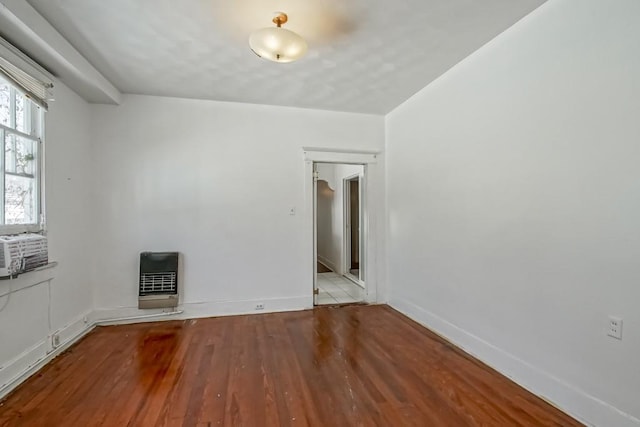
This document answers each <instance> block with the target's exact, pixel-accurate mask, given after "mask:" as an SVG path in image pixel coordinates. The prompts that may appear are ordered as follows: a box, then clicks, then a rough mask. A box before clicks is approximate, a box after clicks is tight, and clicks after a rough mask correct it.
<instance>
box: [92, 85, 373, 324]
mask: <svg viewBox="0 0 640 427" xmlns="http://www.w3.org/2000/svg"><path fill="white" fill-rule="evenodd" d="M92 118H93V120H92V122H93V130H94V133H95V135H96V138H95V141H94V142H95V143H94V150H93V155H94V165H95V168H94V173H95V176H96V188H97V191H98V197H96V198H95V203H96V208H97V211H98V213H97V218H96V224H97V225H98V227H97V239H96V243H95V253H94V254H93V256H94V259H95V260H96V262H95V263H94V270H93V280H94V285H95V289H96V294H95V305H96V307H97V308H98V310H99V313H98V316H103V317H107V316H109V315H113V314H114V313H116V312H117V313H121V314H133V313H136V312H137V310H136V309H135V307H136V306H137V268H138V254H139V252H140V251H143V250H177V251H180V252H182V253H183V254H184V295H183V302H184V303H185V306H184V309H185V311H186V314H187V315H192V316H193V315H211V314H222V313H224V312H236V313H237V312H245V311H253V308H254V306H255V303H256V302H264V303H265V309H266V310H267V311H269V310H276V309H295V308H303V307H306V306H310V305H311V304H312V294H311V280H312V272H311V270H310V268H311V267H310V266H311V265H312V262H311V257H310V254H309V253H308V252H307V248H306V247H305V241H306V240H305V233H306V232H307V230H306V229H305V224H306V222H305V215H308V214H309V213H310V212H308V211H307V208H306V206H308V204H307V203H306V202H307V201H306V200H305V185H304V180H305V177H304V171H305V162H304V156H303V150H302V147H303V146H306V147H331V148H343V149H344V148H353V149H361V150H363V149H369V150H371V149H375V150H382V149H383V147H384V118H383V117H379V116H368V115H358V114H346V113H332V112H324V111H313V110H303V109H294V108H280V107H268V106H257V105H246V104H234V103H223V102H212V101H198V100H184V99H171V98H161V97H147V96H125V97H124V102H123V104H122V105H121V106H119V107H113V106H93V107H92ZM377 170H378V171H379V172H378V175H379V176H378V177H377V178H378V179H379V181H380V182H381V181H382V179H383V168H382V161H381V165H380V167H379V168H378V169H377ZM308 179H311V177H310V176H309V177H308ZM376 191H379V192H380V197H379V198H378V200H377V203H378V206H377V209H379V210H380V211H382V210H383V205H382V203H383V202H384V199H383V193H382V188H380V189H377V190H376ZM292 207H295V208H296V215H295V216H291V215H289V212H290V209H291V208H292ZM380 226H381V227H383V225H382V224H380ZM381 230H383V228H381ZM309 232H310V230H309ZM307 258H308V259H307ZM307 269H309V271H307ZM101 310H102V311H104V313H102V314H101V313H100V311H101Z"/></svg>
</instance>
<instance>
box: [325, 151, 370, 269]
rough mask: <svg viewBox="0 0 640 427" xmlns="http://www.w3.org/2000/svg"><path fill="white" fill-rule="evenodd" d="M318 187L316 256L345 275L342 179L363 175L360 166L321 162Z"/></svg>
mask: <svg viewBox="0 0 640 427" xmlns="http://www.w3.org/2000/svg"><path fill="white" fill-rule="evenodd" d="M317 168H318V176H319V179H321V180H324V181H326V182H327V184H328V188H325V187H324V186H321V185H319V186H318V234H317V239H318V259H319V260H320V261H321V262H323V263H324V264H325V265H327V267H330V268H331V269H332V270H333V271H335V272H336V273H338V274H344V273H345V269H344V228H345V225H344V179H345V178H348V177H350V176H353V175H357V174H362V173H363V171H364V167H363V166H362V165H346V164H330V163H320V164H318V165H317Z"/></svg>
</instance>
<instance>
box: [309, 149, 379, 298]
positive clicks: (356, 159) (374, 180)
mask: <svg viewBox="0 0 640 427" xmlns="http://www.w3.org/2000/svg"><path fill="white" fill-rule="evenodd" d="M379 154H380V152H379V151H362V150H352V151H350V150H344V149H325V148H318V149H316V148H308V147H305V148H303V159H304V177H305V178H304V194H305V209H304V211H305V215H304V223H305V233H304V247H305V248H306V249H305V253H306V254H307V255H306V256H305V258H306V260H305V265H306V268H305V269H306V271H307V272H309V273H308V276H307V277H308V278H309V279H308V280H309V282H307V283H306V284H304V285H303V286H305V287H306V288H307V289H308V291H307V292H309V294H307V295H309V297H310V298H309V303H310V306H313V302H314V298H313V290H314V289H315V287H316V275H317V265H316V257H315V251H316V250H317V248H316V241H315V236H314V233H315V231H314V229H315V222H314V210H315V204H316V201H315V200H314V196H315V192H314V186H315V185H314V179H313V164H314V163H316V162H317V163H340V164H359V165H363V166H364V173H365V176H366V177H367V178H366V179H365V180H364V182H363V185H362V188H361V192H362V198H363V200H366V209H365V210H366V215H365V216H364V218H363V223H362V224H361V230H364V232H365V235H366V245H365V246H366V247H365V248H364V250H363V251H362V252H361V256H363V255H364V260H365V262H366V264H365V269H366V271H365V275H364V276H365V278H366V279H367V286H366V287H365V297H364V300H365V302H367V303H372V304H373V303H377V302H379V301H378V295H379V292H378V282H379V280H378V274H377V268H376V253H377V250H378V248H377V243H378V239H380V238H382V236H381V235H380V236H379V235H378V232H377V231H378V229H377V228H376V225H377V224H378V218H379V217H382V215H383V214H384V212H381V211H379V210H380V209H382V208H381V207H380V206H378V203H377V202H379V201H378V197H376V195H377V192H375V191H374V188H376V184H377V185H378V186H381V185H382V184H383V183H382V182H378V181H380V180H381V179H382V177H381V176H378V175H381V171H379V170H378V167H377V166H378V165H377V163H378V155H379ZM380 232H381V233H382V231H380Z"/></svg>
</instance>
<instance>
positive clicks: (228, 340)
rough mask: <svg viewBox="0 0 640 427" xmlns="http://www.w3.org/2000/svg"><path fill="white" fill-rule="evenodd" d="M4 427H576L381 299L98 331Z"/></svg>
mask: <svg viewBox="0 0 640 427" xmlns="http://www.w3.org/2000/svg"><path fill="white" fill-rule="evenodd" d="M0 425H2V426H100V425H102V426H127V425H129V426H218V425H228V426H229V425H233V426H235V425H237V426H241V425H242V426H288V425H300V426H304V425H318V426H348V425H360V426H375V425H380V426H447V427H452V426H480V425H482V426H577V425H580V424H579V423H577V422H576V421H574V420H573V419H571V418H570V417H568V416H567V415H565V414H563V413H562V412H560V411H558V410H556V409H555V408H553V407H551V406H550V405H548V404H547V403H545V402H544V401H542V400H540V399H538V398H537V397H535V396H534V395H532V394H530V393H528V392H527V391H525V390H524V389H522V388H520V387H519V386H517V385H516V384H514V383H513V382H511V381H510V380H508V379H507V378H505V377H503V376H501V375H500V374H498V373H497V372H495V371H493V370H492V369H490V368H488V367H487V366H485V365H483V364H482V363H480V362H478V361H476V360H475V359H473V358H471V357H470V356H468V355H466V354H465V353H463V352H461V351H460V350H458V349H457V348H455V347H453V346H451V345H450V344H448V343H447V342H445V341H443V340H442V339H441V338H439V337H438V336H436V335H435V334H433V333H431V332H429V331H428V330H426V329H425V328H423V327H421V326H420V325H418V324H416V323H414V322H412V321H411V320H409V319H407V318H406V317H404V316H402V315H401V314H399V313H398V312H396V311H394V310H393V309H391V308H389V307H387V306H347V307H340V308H334V307H323V308H317V309H315V310H309V311H300V312H290V313H277V314H264V315H253V316H234V317H220V318H211V319H197V320H187V321H170V322H156V323H144V324H137V325H124V326H109V327H100V328H97V329H96V330H95V331H93V332H92V333H91V334H89V335H88V336H87V337H85V338H84V339H83V340H82V341H81V342H79V343H78V344H77V345H75V346H74V347H72V348H71V349H70V350H68V351H67V352H65V353H64V354H62V355H61V356H60V357H58V358H56V359H55V360H54V361H53V362H52V363H50V364H49V365H47V366H46V367H45V368H44V369H42V370H41V371H40V372H39V373H38V374H36V375H34V376H33V377H31V378H30V379H29V380H28V381H27V382H25V383H24V384H23V385H22V386H20V387H19V388H18V389H17V390H16V391H14V393H12V394H11V395H9V396H8V397H7V398H6V399H5V400H4V401H3V402H0Z"/></svg>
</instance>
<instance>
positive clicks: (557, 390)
mask: <svg viewBox="0 0 640 427" xmlns="http://www.w3.org/2000/svg"><path fill="white" fill-rule="evenodd" d="M389 305H390V306H391V307H393V308H394V309H396V310H398V311H399V312H401V313H403V314H404V315H406V316H407V317H409V318H411V319H413V320H415V321H417V322H418V323H420V324H422V325H424V326H425V327H427V328H428V329H430V330H432V331H433V332H435V333H437V334H438V335H441V336H442V337H444V338H445V339H446V340H448V341H450V342H451V343H453V344H454V345H456V346H457V347H459V348H461V349H462V350H464V351H465V352H467V353H469V354H470V355H472V356H473V357H475V358H476V359H478V360H481V361H482V362H484V363H485V364H487V365H488V366H490V367H492V368H493V369H495V370H497V371H498V372H500V373H501V374H503V375H505V376H506V377H508V378H510V379H511V380H513V381H514V382H515V383H517V384H518V385H520V386H521V387H524V388H525V389H527V390H529V391H530V392H532V393H533V394H535V395H537V396H540V397H541V398H542V399H544V400H546V401H547V402H549V403H551V404H552V405H554V406H556V407H557V408H559V409H560V410H562V411H564V412H566V413H567V414H569V415H570V416H572V417H574V418H575V419H577V420H578V421H580V422H582V423H584V424H586V425H589V426H602V427H608V426H617V427H638V426H640V420H639V419H638V418H635V417H634V416H632V415H630V414H627V413H625V412H623V411H621V410H619V409H617V408H615V407H614V406H612V405H610V404H608V403H606V402H603V401H602V400H600V399H598V398H596V397H594V396H591V395H589V394H587V393H586V392H585V391H583V390H580V389H578V388H577V387H575V386H573V385H571V384H568V383H567V382H565V381H564V380H562V379H561V378H557V377H555V376H553V375H551V374H549V373H548V372H545V371H543V370H542V369H540V368H537V367H535V366H533V365H531V364H529V363H527V362H526V361H524V360H522V359H519V358H518V357H516V356H514V355H512V354H510V353H508V352H506V351H504V350H502V349H500V348H498V347H496V346H494V345H493V344H491V343H489V342H486V341H484V340H482V339H481V338H479V337H477V336H475V335H473V334H471V333H470V332H467V331H465V330H463V329H461V328H459V327H457V326H456V325H454V324H452V323H450V322H448V321H447V320H445V319H443V318H441V317H440V316H437V315H435V314H434V313H431V312H429V311H428V310H425V309H424V308H422V307H419V306H417V305H416V304H414V303H413V302H411V301H409V300H406V299H404V298H397V297H392V298H391V301H390V302H389Z"/></svg>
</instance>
